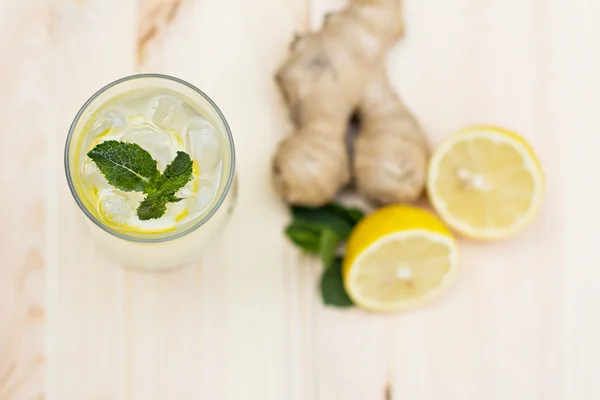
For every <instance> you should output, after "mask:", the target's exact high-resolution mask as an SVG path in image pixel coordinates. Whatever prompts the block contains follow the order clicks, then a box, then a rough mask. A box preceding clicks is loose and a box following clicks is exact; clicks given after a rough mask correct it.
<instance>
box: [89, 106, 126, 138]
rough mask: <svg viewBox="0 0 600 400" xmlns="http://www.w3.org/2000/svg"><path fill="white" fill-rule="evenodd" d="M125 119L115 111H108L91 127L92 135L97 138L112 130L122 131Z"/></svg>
mask: <svg viewBox="0 0 600 400" xmlns="http://www.w3.org/2000/svg"><path fill="white" fill-rule="evenodd" d="M126 125H127V118H126V117H125V116H124V115H123V114H121V113H120V112H119V111H117V110H109V111H107V112H105V113H104V114H103V115H102V116H101V117H100V118H98V119H97V120H96V122H95V123H94V125H93V126H92V135H94V136H97V135H101V134H103V133H106V132H107V131H108V132H112V131H113V130H117V129H123V128H125V126H126Z"/></svg>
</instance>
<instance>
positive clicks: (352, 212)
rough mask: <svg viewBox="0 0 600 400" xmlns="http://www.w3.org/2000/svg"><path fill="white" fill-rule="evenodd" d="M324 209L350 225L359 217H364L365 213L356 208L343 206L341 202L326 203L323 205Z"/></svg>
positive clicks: (359, 218)
mask: <svg viewBox="0 0 600 400" xmlns="http://www.w3.org/2000/svg"><path fill="white" fill-rule="evenodd" d="M324 209H325V210H327V211H329V212H331V213H333V214H335V215H337V216H339V217H341V218H344V219H345V220H346V221H348V222H349V223H350V224H352V226H354V225H356V224H357V223H358V222H359V221H360V220H361V219H363V218H364V216H365V213H364V212H362V211H361V210H359V209H358V208H350V207H345V206H343V205H341V204H337V203H334V204H328V205H326V206H325V207H324Z"/></svg>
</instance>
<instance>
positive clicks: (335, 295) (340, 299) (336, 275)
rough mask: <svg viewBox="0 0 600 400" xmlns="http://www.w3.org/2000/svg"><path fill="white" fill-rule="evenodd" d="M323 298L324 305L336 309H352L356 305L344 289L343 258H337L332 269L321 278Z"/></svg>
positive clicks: (327, 270)
mask: <svg viewBox="0 0 600 400" xmlns="http://www.w3.org/2000/svg"><path fill="white" fill-rule="evenodd" d="M321 297H322V298H323V303H325V305H328V306H335V307H352V306H354V303H353V302H352V299H350V297H349V296H348V293H347V292H346V289H345V288H344V280H343V279H342V258H341V257H336V258H335V259H334V260H333V262H332V264H331V267H330V268H327V269H326V270H325V271H324V272H323V276H322V277H321Z"/></svg>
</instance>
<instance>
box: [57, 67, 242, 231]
mask: <svg viewBox="0 0 600 400" xmlns="http://www.w3.org/2000/svg"><path fill="white" fill-rule="evenodd" d="M141 78H158V79H166V80H170V81H172V82H176V83H179V84H182V85H184V86H187V87H188V88H189V89H192V90H193V91H194V92H196V93H197V94H199V95H200V96H202V97H203V98H204V100H206V101H207V102H208V104H209V105H210V106H211V107H212V108H213V109H214V110H215V112H216V113H217V115H218V117H219V119H220V120H221V122H222V123H223V125H224V127H225V133H226V135H227V139H228V141H229V150H230V152H231V165H230V166H231V168H230V170H229V176H228V177H227V183H226V185H225V189H224V190H223V193H222V194H221V196H220V197H219V199H218V200H217V201H216V202H215V203H214V205H213V207H212V208H211V209H210V210H209V212H208V213H207V214H206V215H205V216H204V217H203V218H202V219H201V220H199V221H198V222H197V223H195V224H194V225H192V226H190V227H189V228H188V229H185V230H183V231H181V232H178V233H176V234H174V235H170V236H165V237H159V238H143V237H139V238H138V237H133V236H128V235H125V234H123V233H120V232H117V231H115V230H113V229H111V228H110V227H108V226H107V225H106V224H104V223H102V222H101V221H100V220H98V218H96V217H95V216H94V215H93V214H92V213H91V212H90V210H88V209H87V207H85V205H84V204H83V202H82V201H81V198H80V197H79V195H78V194H77V190H76V189H75V185H74V184H73V178H72V176H71V169H70V167H69V161H70V157H69V149H70V146H71V141H72V139H73V133H74V131H75V127H76V126H77V123H78V122H79V120H80V118H81V116H82V115H83V113H84V112H85V110H86V109H87V108H88V107H89V106H90V104H92V102H93V101H94V100H96V98H98V96H100V95H101V94H102V93H104V92H106V91H107V90H109V89H111V88H112V87H115V86H117V85H119V84H121V83H123V82H127V81H131V80H134V79H141ZM64 165H65V174H66V177H67V183H68V184H69V189H70V191H71V194H72V195H73V198H74V199H75V202H76V203H77V205H78V206H79V208H80V209H81V210H82V211H83V213H84V214H85V215H86V216H87V218H88V219H89V220H91V221H92V222H93V223H94V224H95V225H96V226H98V227H99V228H100V229H102V230H103V231H105V232H107V233H109V234H111V235H112V236H115V237H117V238H119V239H124V240H127V241H130V242H137V243H165V242H170V241H172V240H175V239H179V238H181V237H183V236H186V235H188V234H190V233H192V232H193V231H195V230H196V229H198V228H200V227H201V226H202V225H204V224H205V223H206V222H208V220H210V218H211V217H212V216H213V215H214V214H215V213H216V212H217V210H219V209H220V208H221V206H222V205H223V202H224V201H225V199H226V198H227V195H228V194H229V191H230V189H231V186H232V185H233V182H234V180H235V144H234V143H233V135H232V133H231V129H230V127H229V124H228V123H227V120H226V119H225V116H224V115H223V112H222V111H221V109H219V107H218V106H217V104H216V103H215V102H214V101H213V100H212V99H211V98H210V97H209V96H208V95H207V94H206V93H204V92H203V91H202V90H200V89H198V88H197V87H196V86H194V85H192V84H191V83H189V82H186V81H184V80H183V79H179V78H176V77H174V76H170V75H165V74H156V73H144V74H134V75H129V76H125V77H123V78H120V79H117V80H115V81H112V82H111V83H109V84H107V85H105V86H104V87H102V88H101V89H99V90H98V91H96V93H94V94H93V95H92V96H91V97H90V98H89V99H88V100H87V101H86V102H85V103H84V104H83V106H81V108H80V109H79V111H78V112H77V114H76V115H75V119H74V120H73V122H72V123H71V126H70V127H69V133H68V135H67V140H66V143H65V153H64Z"/></svg>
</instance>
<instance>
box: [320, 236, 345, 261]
mask: <svg viewBox="0 0 600 400" xmlns="http://www.w3.org/2000/svg"><path fill="white" fill-rule="evenodd" d="M340 242H341V240H340V238H339V236H337V235H336V234H335V232H334V231H332V230H331V229H323V230H322V231H321V238H320V240H319V256H320V257H321V261H323V266H324V267H325V268H329V267H330V266H331V265H332V263H333V259H334V258H335V253H336V251H337V248H338V247H339V245H340Z"/></svg>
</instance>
